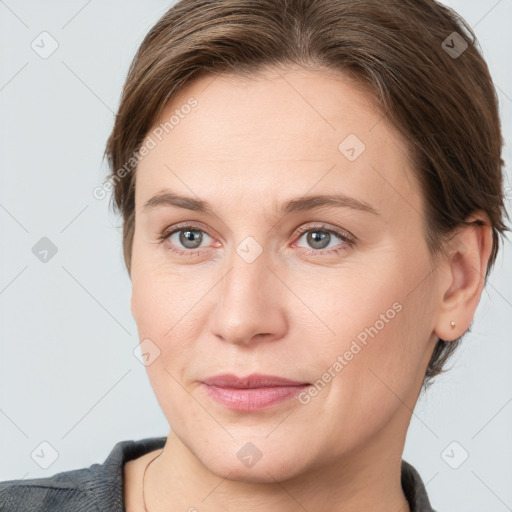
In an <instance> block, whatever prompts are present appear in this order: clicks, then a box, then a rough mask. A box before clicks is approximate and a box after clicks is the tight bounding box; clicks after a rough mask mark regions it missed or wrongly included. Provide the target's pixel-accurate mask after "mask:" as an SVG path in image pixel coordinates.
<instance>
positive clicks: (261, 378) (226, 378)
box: [203, 373, 308, 389]
mask: <svg viewBox="0 0 512 512" xmlns="http://www.w3.org/2000/svg"><path fill="white" fill-rule="evenodd" d="M203 382H204V383H205V384H208V385H209V386H217V387H223V388H242V389H243V388H265V387H276V386H303V385H305V384H308V383H307V382H301V381H296V380H290V379H285V378H283V377H278V376H276V375H263V374H260V373H253V374H251V375H248V376H247V377H237V376H236V375H233V374H231V373H224V374H222V375H214V376H213V377H208V378H207V379H203Z"/></svg>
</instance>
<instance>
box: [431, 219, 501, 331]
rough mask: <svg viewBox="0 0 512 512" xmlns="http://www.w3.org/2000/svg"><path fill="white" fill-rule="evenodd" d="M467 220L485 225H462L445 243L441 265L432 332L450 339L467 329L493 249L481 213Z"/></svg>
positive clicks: (486, 223) (488, 229) (478, 299)
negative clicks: (443, 270)
mask: <svg viewBox="0 0 512 512" xmlns="http://www.w3.org/2000/svg"><path fill="white" fill-rule="evenodd" d="M467 220H468V222H474V221H478V220H481V221H483V222H485V225H480V224H478V223H473V224H470V225H467V226H461V227H460V228H458V229H457V231H456V234H455V235H454V237H453V238H452V239H451V240H450V242H449V243H448V244H447V250H446V255H445V256H444V258H445V259H444V260H443V262H442V263H441V265H443V266H445V269H446V272H444V273H442V274H440V275H444V276H446V277H443V279H442V280H441V281H440V288H439V292H440V297H439V314H438V318H437V321H436V328H435V333H436V335H437V336H438V337H439V338H441V339H443V340H445V341H453V340H456V339H457V338H459V337H460V336H462V335H463V334H464V333H465V332H466V331H467V329H468V328H469V326H470V324H471V321H472V320H473V316H474V314H475V311H476V308H477V306H478V303H479V301H480V296H481V294H482V290H483V287H484V284H485V274H486V270H487V264H488V261H489V257H490V254H491V250H492V229H491V226H490V222H489V219H488V217H487V215H486V214H485V213H484V212H476V213H474V214H473V215H471V216H470V217H469V218H468V219H467Z"/></svg>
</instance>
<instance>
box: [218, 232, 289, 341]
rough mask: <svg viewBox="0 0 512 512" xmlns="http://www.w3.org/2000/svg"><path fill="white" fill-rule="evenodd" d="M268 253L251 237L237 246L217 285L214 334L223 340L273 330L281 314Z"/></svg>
mask: <svg viewBox="0 0 512 512" xmlns="http://www.w3.org/2000/svg"><path fill="white" fill-rule="evenodd" d="M269 263H270V261H269V257H268V254H267V253H266V252H265V251H264V250H263V247H262V246H261V245H260V244H259V243H258V242H257V241H256V240H255V239H254V238H252V237H247V238H246V239H244V240H242V242H240V243H239V244H238V246H236V247H235V248H234V250H233V252H232V255H231V257H230V259H229V268H228V271H227V273H226V274H225V275H224V278H223V279H222V282H221V283H220V286H219V288H218V290H219V292H218V297H217V306H216V311H215V321H214V324H215V329H216V334H217V335H220V336H221V337H222V338H224V339H225V340H226V341H231V342H237V343H247V342H249V341H250V340H251V338H253V336H255V335H256V334H269V333H274V334H275V332H274V331H275V330H276V329H277V328H278V326H277V324H275V320H276V319H277V318H278V316H279V315H280V312H279V306H277V304H276V303H277V302H278V301H276V293H275V292H276V289H275V287H276V285H277V283H274V282H273V281H275V280H276V279H275V276H274V275H273V273H272V272H271V271H270V270H269V268H268V266H269Z"/></svg>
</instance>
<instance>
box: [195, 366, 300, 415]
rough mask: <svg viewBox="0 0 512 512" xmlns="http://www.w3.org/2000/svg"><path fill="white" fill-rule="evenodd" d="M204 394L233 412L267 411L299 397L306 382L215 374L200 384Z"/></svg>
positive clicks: (260, 376)
mask: <svg viewBox="0 0 512 512" xmlns="http://www.w3.org/2000/svg"><path fill="white" fill-rule="evenodd" d="M202 385H203V387H204V388H205V391H206V393H207V394H208V396H209V397H210V398H212V399H213V400H215V401H216V402H217V403H219V404H221V405H223V406H224V407H227V408H228V409H232V410H235V411H245V412H249V411H257V410H261V409H268V408H270V407H272V406H275V405H277V404H278V403H281V402H283V401H285V400H288V399H290V398H292V397H294V396H296V395H297V394H299V393H300V392H301V391H302V390H303V389H304V388H305V387H307V386H309V385H310V384H309V383H306V382H300V381H295V380H290V379H285V378H283V377H277V376H275V375H262V374H252V375H249V376H247V377H237V376H236V375H232V374H223V375H216V376H214V377H209V378H207V379H204V380H203V381H202Z"/></svg>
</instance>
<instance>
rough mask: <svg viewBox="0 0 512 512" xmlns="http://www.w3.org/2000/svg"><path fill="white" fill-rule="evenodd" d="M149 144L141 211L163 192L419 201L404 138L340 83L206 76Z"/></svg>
mask: <svg viewBox="0 0 512 512" xmlns="http://www.w3.org/2000/svg"><path fill="white" fill-rule="evenodd" d="M190 105H194V106H193V107H190ZM150 138H151V139H152V140H153V143H154V147H153V148H152V149H151V150H150V151H149V153H148V154H147V155H146V156H144V158H143V159H142V160H140V161H139V166H138V168H137V179H136V205H137V209H138V210H140V209H141V208H142V204H143V201H146V200H147V198H148V197H149V195H151V194H154V193H156V192H157V191H158V190H160V189H162V188H165V187H170V188H172V189H176V188H178V189H179V191H180V192H188V194H189V195H190V192H192V193H193V194H195V195H197V196H200V197H201V198H204V199H207V200H209V198H210V197H212V196H217V197H219V194H218V193H219V192H220V189H221V188H222V194H223V196H224V197H225V198H227V197H228V196H233V197H237V198H238V199H240V198H241V197H248V195H249V194H250V195H251V196H252V197H253V198H254V197H256V198H259V202H260V204H261V202H262V201H264V200H265V199H264V198H267V199H266V200H267V202H269V207H271V208H275V202H276V200H277V198H278V197H282V198H283V199H285V198H286V197H288V196H296V195H297V194H299V195H300V194H305V193H306V192H307V191H308V190H311V192H314V193H326V192H332V191H333V188H336V191H338V192H345V193H349V194H353V195H358V196H359V198H360V199H362V200H365V201H367V202H373V204H374V205H375V206H376V208H379V206H382V205H383V204H387V205H388V207H392V206H395V207H396V208H400V207H404V206H406V205H404V204H402V203H404V197H409V198H410V199H409V201H407V202H408V203H409V206H408V207H409V208H410V206H411V205H410V203H411V201H414V197H416V202H417V203H418V207H419V204H420V202H421V199H420V197H419V195H418V187H417V183H416V181H415V180H414V179H412V172H411V168H410V161H409V157H408V154H407V148H406V145H405V143H404V141H403V139H402V138H401V136H400V135H399V134H398V133H397V132H396V131H395V130H394V129H393V128H392V127H391V126H390V125H389V124H388V123H387V121H386V118H385V117H384V116H383V115H382V113H381V111H380V109H379V108H378V106H377V105H376V103H375V101H374V100H373V99H372V97H371V96H369V95H368V94H367V93H364V92H363V91H362V90H361V89H360V88H358V87H356V86H355V85H354V84H353V83H351V82H350V81H349V80H347V79H346V77H343V76H341V75H339V74H332V73H325V72H310V71H305V70H303V69H293V68H289V69H283V70H279V71H268V72H266V73H265V74H263V75H262V74H260V75H258V76H254V78H252V79H248V78H244V79H241V78H240V77H237V76H235V75H229V74H225V75H218V76H215V77H214V76H211V75H210V76H205V77H202V78H200V79H197V80H195V81H193V82H191V83H190V84H188V85H187V86H185V87H184V88H183V89H181V90H180V91H179V92H178V94H176V95H175V96H174V97H173V98H172V100H171V101H170V102H169V103H168V105H167V106H166V108H165V110H164V111H163V113H162V115H161V116H160V118H159V119H158V120H157V121H156V122H155V124H154V126H153V128H152V129H151V130H150V131H149V132H148V134H147V138H146V140H149V139H150ZM226 186H227V187H228V188H226ZM271 191H272V193H270V192H271ZM279 191H281V192H279ZM214 192H215V193H214ZM407 202H406V203H407ZM379 209H380V208H379Z"/></svg>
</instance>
